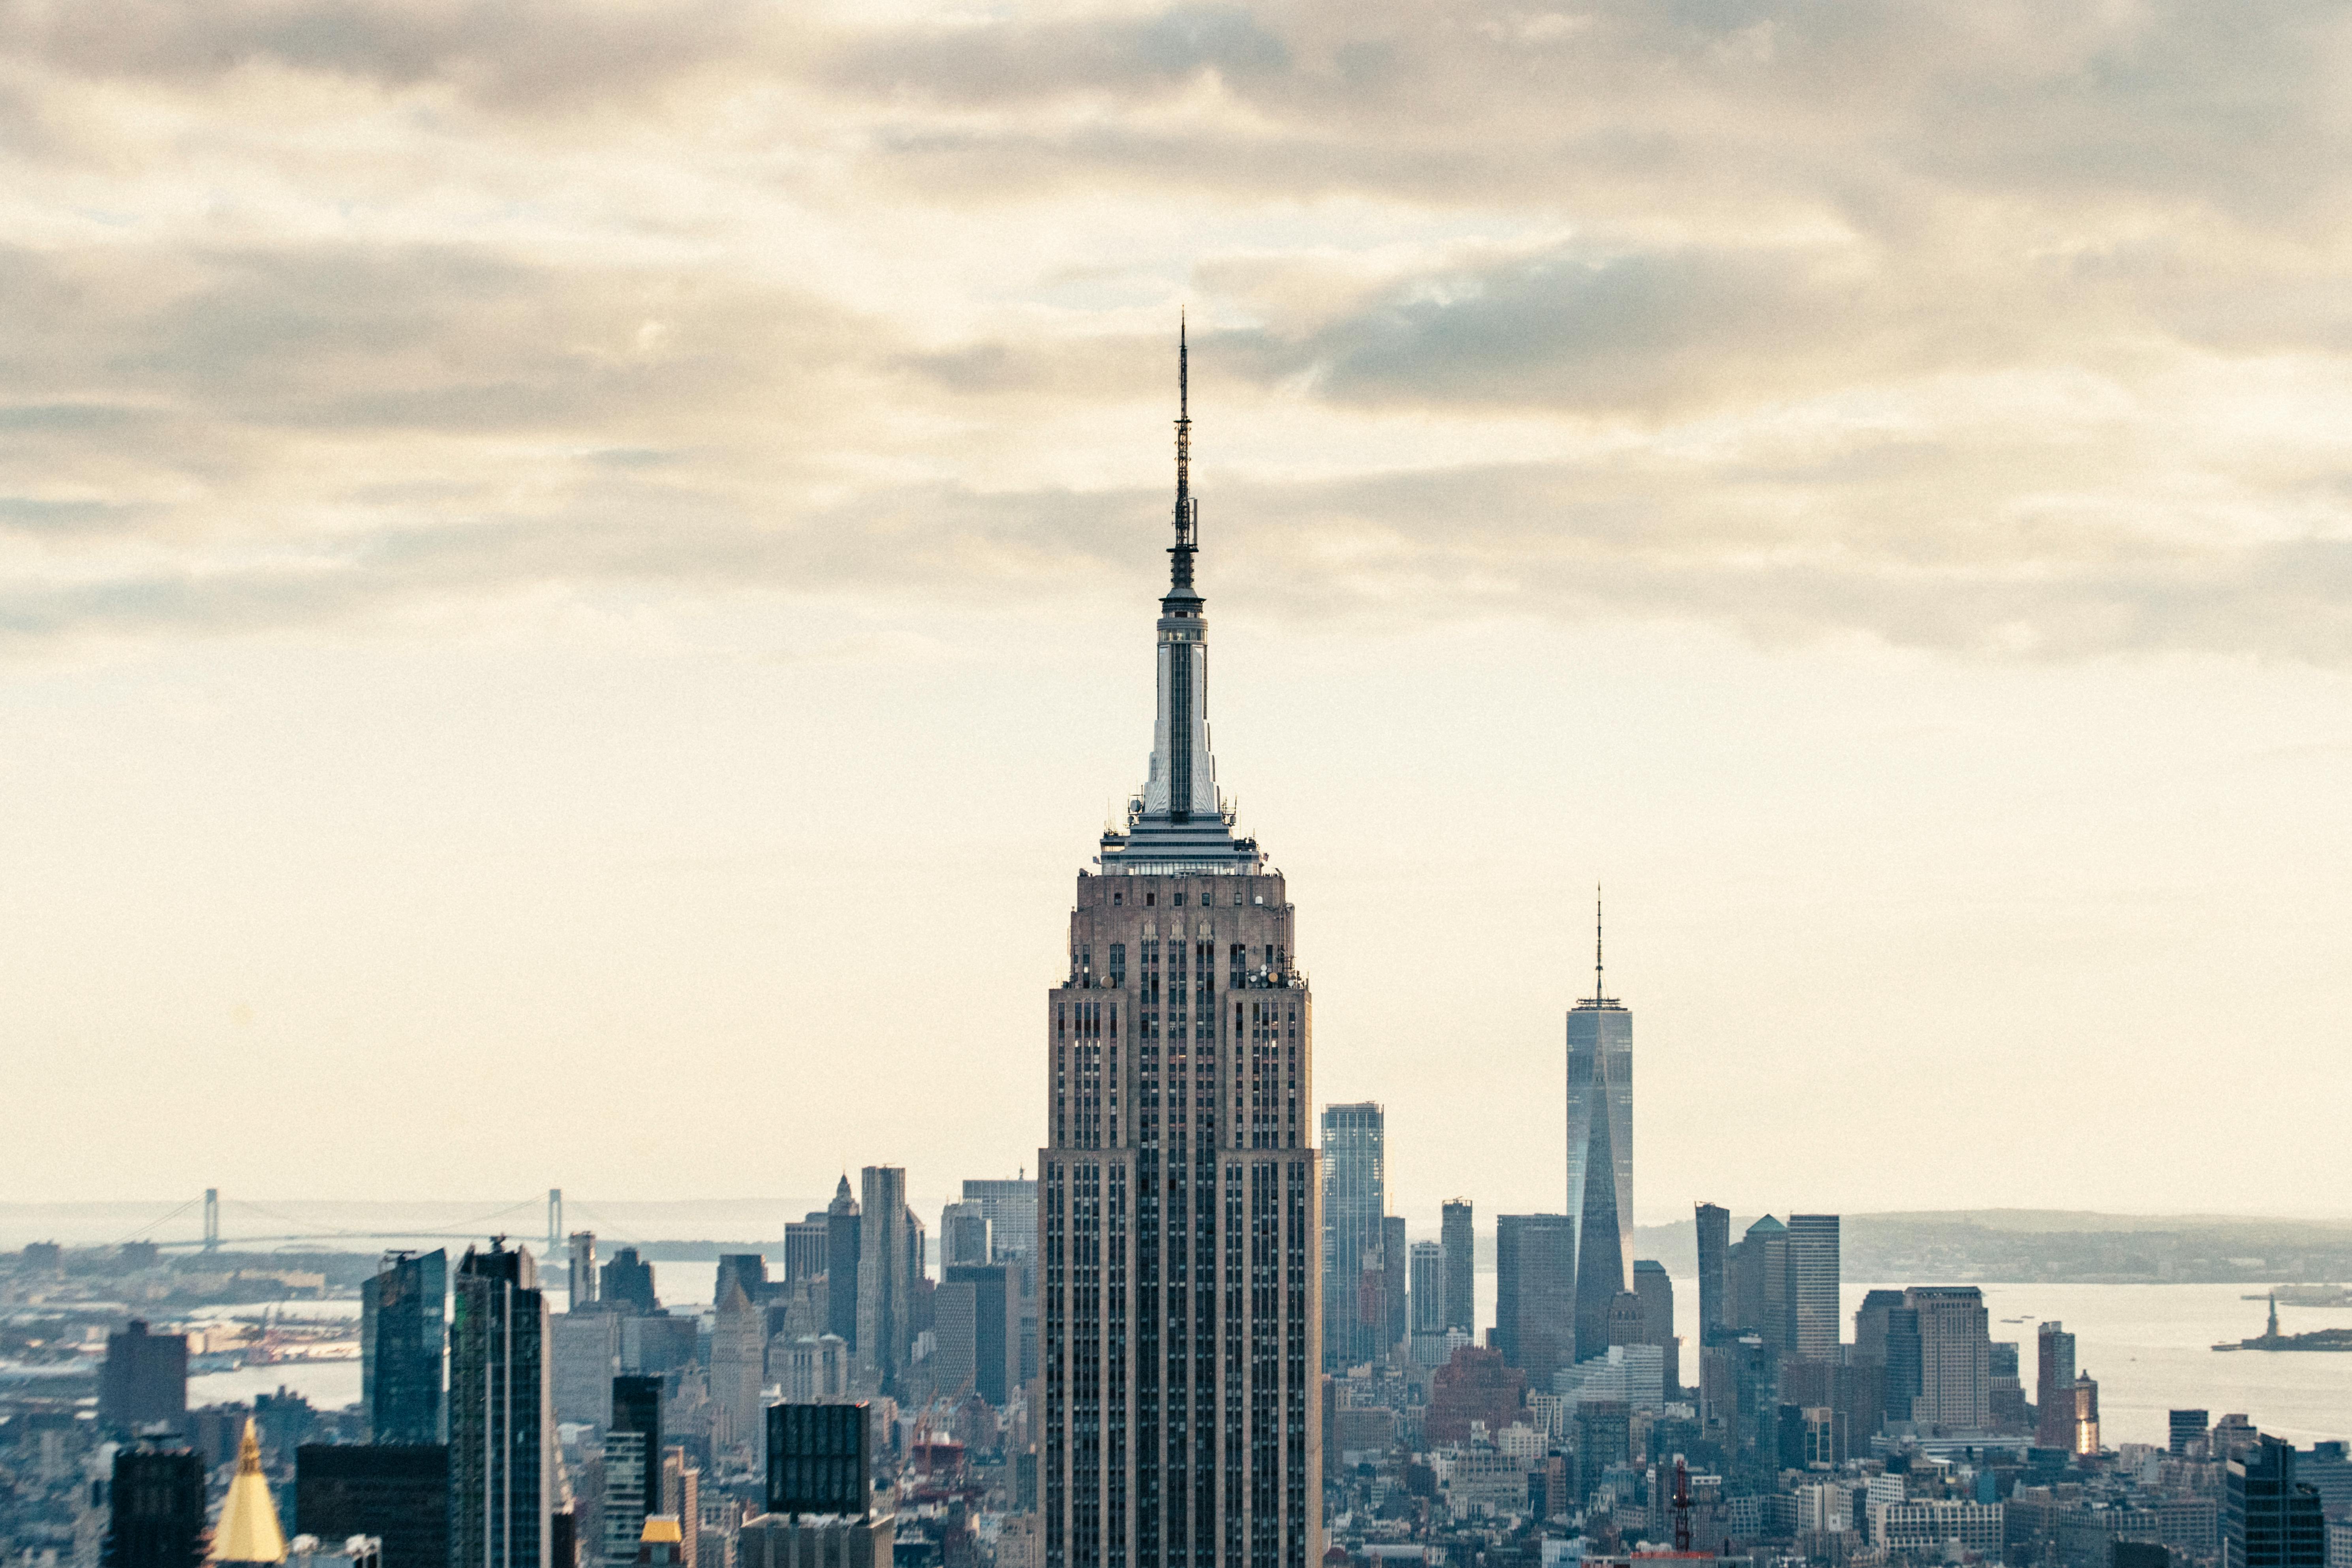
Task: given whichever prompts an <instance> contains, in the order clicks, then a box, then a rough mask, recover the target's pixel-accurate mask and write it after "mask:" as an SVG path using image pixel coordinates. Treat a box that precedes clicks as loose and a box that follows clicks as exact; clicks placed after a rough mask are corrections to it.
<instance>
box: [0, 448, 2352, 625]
mask: <svg viewBox="0 0 2352 1568" xmlns="http://www.w3.org/2000/svg"><path fill="white" fill-rule="evenodd" d="M2007 456H2008V457H2009V458H2011V459H2013V458H2015V456H2016V454H2015V453H2011V454H2007ZM2000 457H2001V455H1998V454H1995V455H1987V454H1969V453H1954V452H1950V451H1946V450H1941V449H1938V448H1936V447H1932V446H1929V445H1925V444H1918V443H1902V442H1888V443H1883V444H1880V446H1879V447H1875V448H1874V447H1867V446H1866V447H1863V448H1862V449H1860V450H1858V451H1857V452H1856V454H1855V456H1854V459H1853V461H1852V462H1851V463H1850V464H1849V465H1848V466H1847V468H1845V469H1844V470H1843V471H1840V470H1836V469H1819V468H1806V469H1791V468H1782V467H1776V466H1772V465H1756V464H1749V463H1740V462H1724V463H1720V464H1714V465H1709V464H1693V463H1681V464H1676V463H1671V462H1666V461H1664V460H1661V459H1658V458H1622V459H1616V460H1611V461H1602V462H1596V463H1592V464H1588V465H1569V464H1523V465H1501V466H1484V467H1477V468H1452V469H1444V470H1433V471H1421V472H1412V473H1404V474H1394V475H1379V476H1364V477H1358V478H1349V479H1328V480H1315V481H1295V482H1270V481H1240V480H1234V481H1224V482H1220V481H1218V480H1217V479H1214V478H1213V477H1211V478H1210V479H1208V480H1207V481H1206V482H1207V493H1208V500H1209V511H1208V516H1209V521H1208V527H1207V549H1206V553H1205V556H1204V582H1205V584H1206V585H1207V588H1208V591H1209V593H1210V595H1211V597H1212V601H1213V603H1214V604H1219V605H1225V606H1227V607H1228V608H1239V609H1242V610H1244V611H1249V610H1254V609H1258V608H1263V609H1265V611H1267V612H1268V613H1281V614H1286V615H1297V614H1302V613H1303V614H1307V615H1313V616H1325V617H1349V616H1375V617H1378V618H1379V619H1381V620H1382V621H1384V622H1391V623H1392V622H1394V621H1395V620H1397V619H1398V618H1399V617H1400V616H1402V617H1405V618H1409V619H1412V618H1432V617H1434V618H1452V617H1460V616H1474V617H1475V616H1534V617H1540V618H1549V619H1559V620H1591V619H1611V618H1620V617H1625V616H1633V617H1638V618H1648V619H1659V620H1681V621H1689V622H1695V623H1705V624H1712V625H1723V626H1732V627H1735V628H1737V629H1738V630H1739V631H1740V632H1741V633H1743V634H1744V635H1746V636H1748V637H1751V638H1753V639H1756V640H1759V641H1761V642H1766V643H1782V642H1790V641H1804V640H1811V639H1815V638H1820V637H1832V636H1859V637H1869V638H1873V639H1876V640H1879V641H1882V642H1885V643H1888V644H1893V645H1896V646H1907V647H1924V648H1931V649H1940V650H1946V651H1951V652H1958V653H1963V654H1968V655H1971V656H1980V657H1996V658H2080V657H2095V656H2104V655H2114V654H2141V653H2149V652H2159V651H2168V650H2169V651H2179V650H2197V651H2206V652H2213V653H2222V654H2232V655H2244V654H2252V655H2256V656H2261V657H2269V658H2287V659H2296V660H2303V661H2307V662H2311V663H2315V664H2321V665H2329V666H2343V665H2347V664H2352V541H2346V540H2339V539H2332V538H2316V537H2307V538H2301V539H2284V540H2272V541H2263V542H2240V543H2224V542H2206V543H2201V544H2187V543H2183V542H2179V541H2178V540H2166V539H2163V538H2160V537H2158V536H2154V535H2148V534H2143V533H2139V532H2137V531H2133V530H2130V529H2128V528H2118V527H2101V526H2098V525H2095V524H2084V523H2077V522H2071V521H2066V520H2065V519H2064V518H2063V517H2060V518H2056V519H2045V520H2042V521H2034V520H2032V518H2030V517H2029V518H2027V519H2026V520H2025V521H2021V522H2019V523H2017V524H2015V525H2013V526H2008V527H2003V526H1999V525H1990V526H1989V525H1986V524H1985V523H1984V522H1983V521H1981V519H1982V516H1983V513H1984V511H1985V510H1992V511H1994V512H1997V513H1998V512H2001V511H2003V510H2011V509H2014V508H2015V507H2017V506H2019V505H2021V504H2024V503H2026V502H2027V500H2028V499H2029V498H2028V495H2027V492H2029V491H2031V490H2032V489H2033V488H2034V483H2035V480H2036V479H2046V477H2047V476H2028V477H2027V478H2026V479H2022V480H2013V481H2012V483H2011V489H2010V490H2009V491H2008V492H2006V493H2002V494H1995V495H1991V496H1986V497H1979V498H1977V499H1976V500H1974V501H1970V500H1962V499H1956V500H1954V501H1953V502H1952V503H1951V505H1950V506H1949V508H1948V510H1946V511H1944V512H1942V513H1940V514H1937V515H1928V516H1918V517H1914V518H1912V519H1909V520H1907V524H1906V527H1905V528H1903V529H1900V530H1891V531H1874V530H1873V529H1872V528H1871V527H1869V526H1868V525H1867V523H1866V521H1864V520H1865V519H1866V518H1867V516H1868V514H1871V513H1873V512H1874V511H1876V510H1879V509H1881V508H1883V507H1884V506H1885V504H1886V501H1887V498H1888V497H1889V496H1890V495H1916V494H1919V493H1923V490H1925V489H1929V488H1931V487H1933V486H1934V485H1935V484H1937V483H1938V482H1939V481H1940V482H1944V483H1948V484H1950V485H1951V486H1953V487H1954V488H1956V489H1964V490H1965V489H1971V488H1973V487H1975V486H1978V485H1979V484H1981V483H1982V482H1983V481H1984V480H1985V479H1986V476H1987V475H1988V474H1989V473H1997V472H1999V471H2000V470H2001V468H2003V464H2002V462H2001V460H2000ZM590 466H593V465H590ZM2093 478H2094V479H2095V476H2093ZM1792 497H1808V498H1810V499H1811V502H1812V504H1813V506H1814V507H1815V508H1817V509H1819V510H1822V511H1824V512H1826V513H1827V514H1828V515H1826V516H1806V515H1803V514H1802V512H1801V510H1791V509H1790V506H1789V505H1788V504H1786V503H1787V502H1788V501H1789V500H1790V498H1792ZM1164 505H1165V497H1164V496H1163V495H1161V494H1160V493H1159V492H1157V491H1156V490H1121V491H1115V492H1095V493H1089V492H1077V491H1071V490H1066V489H1034V490H1026V491H1018V492H1000V493H982V492H975V491H972V490H971V489H965V488H961V487H957V486H951V485H931V486H921V487H897V488H876V489H868V490H867V491H866V492H864V493H862V494H860V495H858V496H856V497H855V498H853V499H851V500H845V501H842V502H838V503H835V504H830V505H824V506H812V505H806V504H803V505H800V506H797V507H793V506H780V507H776V508H774V509H772V510H769V511H768V513H767V514H766V515H765V516H761V517H754V516H753V515H752V514H750V513H747V512H746V511H745V510H742V509H741V508H740V505H739V504H738V503H737V502H736V500H734V499H732V498H731V497H730V496H729V495H727V494H725V493H721V492H717V491H711V490H708V489H698V488H697V487H695V486H693V485H691V484H687V483H651V484H636V483H635V482H631V483H630V484H626V485H624V486H622V487H619V488H616V487H615V486H614V485H613V484H612V483H611V482H610V481H609V479H607V480H604V481H591V480H589V479H586V478H585V477H584V476H583V482H581V483H580V484H578V485H576V486H574V487H573V488H572V489H570V490H569V491H568V492H567V493H566V496H565V499H564V500H563V501H562V505H561V506H560V508H559V509H558V510H556V511H554V512H552V513H550V514H548V515H543V516H536V517H500V516H487V517H485V518H484V519H483V520H481V521H473V522H467V523H462V524H460V523H446V522H434V521H415V520H410V521H396V520H387V521H384V522H383V523H382V524H380V525H379V526H377V527H374V528H372V529H370V530H367V531H359V532H352V533H349V534H346V535H342V536H338V537H336V538H334V539H331V540H320V541H316V542H314V543H313V547H312V548H311V549H310V550H309V551H308V552H304V553H302V554H301V555H299V557H297V558H295V559H293V560H291V561H288V560H275V561H272V562H269V563H267V564H252V563H248V564H245V565H241V566H232V567H225V568H222V569H218V570H214V571H202V572H200V571H186V572H177V573H156V572H153V571H137V572H126V573H124V574H121V575H119V576H116V577H112V578H100V579H95V580H84V581H80V582H78V583H75V584H70V585H63V586H59V585H51V584H30V583H26V582H22V581H19V582H17V583H15V584H5V583H0V630H5V634H6V637H7V640H8V641H10V642H11V643H13V644H14V645H15V646H16V647H18V648H19V649H20V650H21V649H26V648H30V647H39V646H43V645H46V644H48V643H52V642H56V641H59V640H72V639H75V638H79V637H93V636H96V637H177V636H186V635H190V634H197V635H221V634H238V635H243V634H252V633H256V632H268V631H272V630H280V629H285V628H289V627H319V626H365V625H368V624H371V623H373V622H376V621H380V620H382V619H383V617H385V616H396V615H397V614H398V613H399V612H401V611H402V610H403V609H404V608H405V607H407V606H409V605H415V604H420V603H433V604H439V605H452V604H455V605H466V604H472V605H478V606H480V607H481V609H482V611H483V613H485V614H489V613H494V606H495V605H498V604H499V603H500V602H502V601H504V600H505V599H507V598H508V597H509V596H511V595H515V594H518V593H520V592H523V591H526V590H529V589H534V588H543V587H547V586H550V585H553V586H559V587H566V588H570V589H572V590H574V591H578V592H583V593H593V592H594V591H596V590H597V589H598V588H599V587H600V586H601V585H608V584H633V585H635V586H638V587H652V588H656V589H658V590H663V591H669V592H676V593H680V594H685V595H694V596H707V595H713V594H719V595H725V594H737V593H759V594H797V595H807V594H818V595H852V596H876V597H885V598H892V599H901V600H903V599H906V598H908V597H909V596H912V597H914V598H916V599H953V600H956V601H958V602H961V603H966V604H970V603H973V602H987V603H997V604H1014V603H1020V602H1024V601H1026V602H1035V603H1047V602H1051V601H1053V600H1054V599H1056V598H1059V597H1062V596H1064V595H1067V594H1069V593H1071V592H1074V591H1081V590H1084V591H1090V592H1098V591H1102V590H1104V589H1105V588H1106V587H1107V586H1110V587H1112V588H1113V590H1114V591H1117V592H1120V593H1127V594H1130V595H1137V596H1139V597H1148V595H1149V593H1150V587H1151V576H1152V571H1153V568H1154V565H1155V563H1156V552H1155V551H1154V550H1153V549H1152V548H1151V545H1152V543H1153V542H1156V541H1157V539H1158V536H1159V533H1160V531H1161V529H1162V528H1163V527H1164V519H1163V516H1162V512H1163V509H1164ZM656 518H657V519H659V521H657V522H656V521H649V520H652V519H656ZM1243 562H1246V563H1248V564H1247V567H1246V569H1245V570H1244V568H1243V567H1242V566H1241V565H1240V563H1243ZM1271 582H1278V583H1279V584H1281V587H1280V591H1279V598H1278V600H1268V601H1266V602H1265V604H1264V605H1260V603H1259V600H1260V596H1261V595H1264V594H1265V593H1266V592H1267V590H1266V587H1265V584H1268V583H1271Z"/></svg>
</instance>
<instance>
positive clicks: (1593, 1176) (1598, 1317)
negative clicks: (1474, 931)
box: [1568, 900, 1633, 1361]
mask: <svg viewBox="0 0 2352 1568" xmlns="http://www.w3.org/2000/svg"><path fill="white" fill-rule="evenodd" d="M1568 1213H1569V1217H1570V1219H1571V1220H1572V1221H1574V1223H1575V1225H1576V1325H1575V1326H1576V1359H1578V1360H1579V1361H1582V1360H1583V1359H1585V1358H1586V1357H1587V1356H1596V1355H1602V1354H1605V1353H1607V1352H1608V1349H1609V1303H1610V1302H1611V1301H1612V1300H1616V1298H1617V1295H1618V1293H1619V1292H1620V1291H1624V1290H1631V1289H1633V1014H1632V1013H1630V1012H1628V1011H1626V1010H1625V1008H1624V1007H1623V1006H1622V1005H1619V1003H1618V1002H1617V1000H1616V999H1615V998H1614V997H1612V996H1611V995H1609V994H1608V993H1607V992H1606V991H1605V990H1604V989H1603V987H1602V985H1601V907H1600V904H1599V902H1598V901H1597V900H1596V901H1595V903H1594V905H1593V924H1592V994H1591V995H1590V996H1588V997H1586V998H1585V999H1584V1000H1583V1001H1581V1002H1579V1003H1578V1004H1577V1005H1575V1006H1574V1007H1571V1008H1570V1009H1569V1014H1568Z"/></svg>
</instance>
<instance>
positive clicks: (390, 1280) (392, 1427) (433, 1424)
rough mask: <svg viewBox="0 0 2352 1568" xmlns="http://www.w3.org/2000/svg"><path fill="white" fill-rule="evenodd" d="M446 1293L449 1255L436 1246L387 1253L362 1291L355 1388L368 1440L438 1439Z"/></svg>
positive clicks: (447, 1288)
mask: <svg viewBox="0 0 2352 1568" xmlns="http://www.w3.org/2000/svg"><path fill="white" fill-rule="evenodd" d="M448 1293H449V1257H448V1254H447V1253H446V1252H443V1251H442V1250H441V1249H439V1248H438V1247H436V1248H435V1249H434V1250H433V1251H431V1252H426V1253H422V1254H418V1255H415V1256H412V1255H410V1254H408V1253H404V1252H394V1253H389V1254H387V1255H385V1258H384V1259H383V1267H382V1268H379V1269H377V1271H376V1275H375V1278H374V1279H370V1280H369V1281H368V1282H367V1283H366V1284H365V1285H363V1286H362V1287H361V1291H360V1315H361V1319H362V1322H361V1334H360V1348H361V1351H362V1354H363V1358H364V1364H363V1365H362V1368H361V1383H362V1389H361V1393H362V1395H363V1396H364V1398H365V1400H366V1403H367V1407H368V1433H369V1440H370V1441H372V1442H376V1443H396V1444H404V1445H405V1444H415V1443H438V1442H439V1441H441V1356H442V1346H443V1342H444V1340H445V1338H446V1335H445V1331H444V1325H445V1324H446V1321H447V1319H446V1302H447V1299H448Z"/></svg>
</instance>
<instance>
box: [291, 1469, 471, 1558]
mask: <svg viewBox="0 0 2352 1568" xmlns="http://www.w3.org/2000/svg"><path fill="white" fill-rule="evenodd" d="M294 1529H295V1531H296V1532H297V1533H299V1534H302V1535H315V1536H317V1537H318V1538H319V1539H320V1540H321V1541H343V1540H347V1539H349V1538H350V1537H352V1536H354V1535H373V1536H376V1537H378V1538H380V1539H381V1540H382V1541H383V1568H451V1564H450V1562H449V1450H448V1449H446V1448H445V1447H442V1446H441V1445H440V1444H438V1443H427V1444H419V1445H415V1446H409V1447H391V1446H386V1445H383V1444H376V1443H337V1444H318V1443H305V1444H303V1445H302V1446H301V1447H299V1448H297V1449H296V1450H295V1452H294Z"/></svg>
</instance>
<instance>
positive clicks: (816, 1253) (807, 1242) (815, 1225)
mask: <svg viewBox="0 0 2352 1568" xmlns="http://www.w3.org/2000/svg"><path fill="white" fill-rule="evenodd" d="M832 1229H833V1226H832V1222H831V1220H830V1219H829V1218H828V1217H827V1216H826V1215H825V1212H824V1210H823V1209H817V1210H815V1211H814V1212H813V1213H811V1214H810V1215H809V1216H808V1217H807V1218H806V1219H788V1220H786V1221H785V1222H784V1283H785V1284H787V1285H797V1284H799V1283H801V1282H802V1281H803V1280H807V1279H820V1278H822V1277H823V1276H824V1271H825V1261H826V1259H825V1243H826V1241H827V1240H829V1239H830V1233H831V1231H832Z"/></svg>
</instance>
